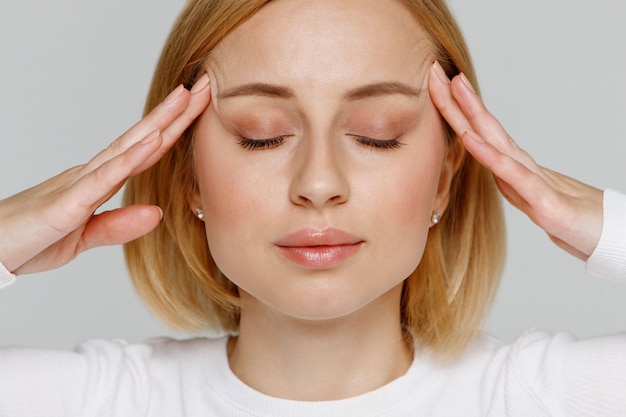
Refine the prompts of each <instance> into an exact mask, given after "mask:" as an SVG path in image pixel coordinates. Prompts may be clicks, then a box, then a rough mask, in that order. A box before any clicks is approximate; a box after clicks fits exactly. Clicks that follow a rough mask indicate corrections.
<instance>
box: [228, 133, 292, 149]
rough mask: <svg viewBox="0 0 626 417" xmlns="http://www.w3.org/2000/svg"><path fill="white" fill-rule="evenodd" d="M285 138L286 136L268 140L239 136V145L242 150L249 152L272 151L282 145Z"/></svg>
mask: <svg viewBox="0 0 626 417" xmlns="http://www.w3.org/2000/svg"><path fill="white" fill-rule="evenodd" d="M286 138H287V136H286V135H283V136H276V137H273V138H268V139H252V138H246V137H244V136H239V145H240V146H241V147H242V148H244V149H247V150H250V151H255V150H263V149H272V148H276V147H277V146H280V145H282V144H283V142H284V141H285V139H286Z"/></svg>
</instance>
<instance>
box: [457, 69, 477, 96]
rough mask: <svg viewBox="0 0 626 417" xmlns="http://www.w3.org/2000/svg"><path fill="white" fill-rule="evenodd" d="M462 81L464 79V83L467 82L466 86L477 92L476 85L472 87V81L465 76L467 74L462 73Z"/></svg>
mask: <svg viewBox="0 0 626 417" xmlns="http://www.w3.org/2000/svg"><path fill="white" fill-rule="evenodd" d="M461 81H463V84H465V86H466V87H467V88H468V89H469V90H470V91H471V92H472V93H474V94H476V91H475V90H474V87H472V83H471V82H470V80H469V79H468V78H467V77H466V76H465V74H463V73H461Z"/></svg>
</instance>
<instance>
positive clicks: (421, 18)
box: [124, 0, 505, 356]
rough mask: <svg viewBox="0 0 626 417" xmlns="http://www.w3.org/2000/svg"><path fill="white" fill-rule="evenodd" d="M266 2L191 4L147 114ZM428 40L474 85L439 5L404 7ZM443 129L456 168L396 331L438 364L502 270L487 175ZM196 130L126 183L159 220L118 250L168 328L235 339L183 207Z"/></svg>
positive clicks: (234, 309) (475, 320)
mask: <svg viewBox="0 0 626 417" xmlns="http://www.w3.org/2000/svg"><path fill="white" fill-rule="evenodd" d="M269 1H270V0H190V1H188V2H187V5H186V6H185V8H184V10H183V11H182V13H181V15H180V16H179V17H178V20H177V22H176V23H175V25H174V28H173V30H172V32H171V34H170V36H169V39H168V40H167V42H166V44H165V47H164V49H163V53H162V55H161V58H160V60H159V63H158V65H157V68H156V71H155V74H154V78H153V80H152V85H151V87H150V92H149V95H148V99H147V102H146V107H145V113H146V114H147V113H148V112H149V111H150V110H152V109H153V108H154V107H155V106H156V105H157V104H158V103H159V102H160V101H161V100H163V99H164V98H165V97H166V96H167V94H168V93H169V92H170V91H171V90H172V89H173V88H175V87H176V86H177V85H179V84H181V83H184V84H187V85H191V84H193V82H194V80H195V78H196V77H197V76H198V74H199V72H200V70H201V68H202V66H203V64H204V63H205V60H206V58H207V57H208V56H209V55H210V53H211V51H212V50H213V48H214V47H215V46H216V45H217V44H218V43H219V41H220V40H221V39H223V38H224V37H225V36H226V35H227V34H228V33H229V32H231V31H232V30H233V29H234V28H236V27H237V26H238V25H240V24H241V23H242V22H244V21H245V20H246V19H248V18H250V17H251V16H252V15H253V14H254V13H255V12H256V11H258V10H259V9H260V8H261V7H263V5H264V4H266V3H268V2H269ZM401 2H402V3H403V4H404V5H405V6H406V7H407V9H408V10H409V11H410V12H411V13H412V14H413V16H414V17H415V18H416V19H417V21H418V22H419V24H420V25H421V26H422V28H423V29H424V30H425V31H426V33H427V34H428V36H429V37H430V41H431V43H432V47H433V51H434V58H435V59H437V60H438V61H439V62H440V63H441V65H442V66H443V68H444V70H445V71H446V73H447V74H448V76H450V77H452V76H454V75H456V74H458V73H459V72H463V73H465V75H466V76H467V77H468V78H469V79H470V81H472V82H473V83H474V85H476V77H475V74H474V70H473V67H472V63H471V60H470V57H469V54H468V52H467V48H466V46H465V42H464V40H463V37H462V35H461V32H460V30H459V28H458V26H457V25H456V23H455V21H454V18H453V17H452V15H451V14H450V12H449V10H448V8H447V7H446V5H445V3H444V2H443V1H442V0H401ZM445 126H446V128H445V129H446V135H447V138H448V146H449V147H450V149H451V151H452V152H457V154H458V158H459V168H458V170H457V172H456V174H455V176H454V178H453V181H452V184H451V189H450V202H449V205H448V208H447V210H446V212H445V214H444V215H443V217H442V218H441V221H440V223H439V224H438V225H436V226H435V227H432V228H431V230H430V232H429V237H428V242H427V245H426V249H425V252H424V255H423V257H422V260H421V262H420V264H419V266H418V268H417V269H416V271H415V272H414V273H413V274H412V275H411V276H410V277H409V278H408V279H407V280H406V281H405V283H404V287H403V293H402V300H401V303H402V305H401V308H402V315H401V321H402V325H403V326H405V327H406V328H408V329H409V330H410V332H411V333H412V334H413V335H414V336H415V337H416V338H417V340H418V342H419V343H420V344H421V345H424V346H428V347H431V348H432V349H434V350H435V351H436V352H438V353H440V354H441V355H442V356H451V355H453V354H455V353H458V352H460V351H462V349H463V348H464V347H465V346H466V345H467V344H468V343H469V341H470V340H471V339H472V338H473V336H474V335H475V333H476V331H477V329H478V327H479V325H480V323H481V322H482V320H483V317H484V315H485V313H486V310H487V309H488V307H489V306H490V304H491V300H492V298H493V295H494V293H495V290H496V288H497V285H498V282H499V277H500V272H501V267H502V264H503V260H504V247H505V239H504V221H503V214H502V208H501V199H500V197H499V194H498V192H497V189H496V186H495V183H494V180H493V177H492V175H491V174H490V172H489V171H487V170H486V169H485V168H484V167H482V166H481V165H480V164H479V163H478V162H477V161H476V160H475V159H474V158H473V157H471V156H470V155H469V154H467V153H466V152H464V151H463V149H462V147H461V145H460V143H459V141H458V138H456V137H455V135H454V133H453V132H452V130H451V129H450V127H449V126H448V125H447V124H445ZM192 135H193V126H192V127H191V128H189V129H188V130H187V132H185V134H184V136H183V137H182V138H181V140H179V141H178V142H177V144H176V145H175V146H174V147H173V148H172V149H171V150H170V151H169V153H168V154H166V155H165V156H164V157H163V159H162V160H160V161H159V162H158V163H157V164H156V165H155V166H154V167H152V168H151V169H149V170H147V171H146V172H143V173H141V174H139V175H137V176H136V177H134V178H131V179H130V180H129V182H128V184H127V186H126V190H125V194H124V203H125V204H127V205H129V204H156V205H159V206H160V207H161V208H162V209H163V211H164V218H163V221H162V223H161V225H160V226H159V227H158V228H157V229H156V230H155V231H154V232H152V233H151V234H149V235H147V236H144V237H142V238H140V239H137V240H135V241H133V242H130V243H128V244H126V245H125V255H126V261H127V264H128V268H129V270H130V273H131V277H132V279H133V282H134V284H135V287H136V288H137V290H138V291H139V293H140V295H141V296H142V297H143V298H144V300H145V301H146V302H147V304H148V305H149V306H150V307H151V308H152V309H153V310H154V311H155V312H156V313H157V314H158V315H159V316H160V317H161V318H162V319H163V320H164V321H165V322H167V323H168V324H169V325H171V326H173V327H176V328H179V329H183V330H192V331H197V330H206V329H213V330H216V329H218V330H222V331H225V332H230V333H233V332H236V331H237V329H238V324H239V298H238V290H237V287H236V286H235V285H234V284H233V283H232V282H230V281H229V280H228V279H227V278H226V277H225V276H224V275H223V274H222V273H221V272H220V270H219V269H218V267H217V266H216V265H215V263H214V261H213V259H212V258H211V255H210V252H209V248H208V244H207V241H206V235H205V232H204V228H203V227H202V226H201V224H200V223H199V222H198V220H197V219H196V218H195V217H194V216H193V214H192V212H191V209H190V208H189V206H188V197H189V195H191V193H193V192H194V191H195V187H196V182H195V175H194V170H193V166H194V163H193V148H192V140H191V139H192Z"/></svg>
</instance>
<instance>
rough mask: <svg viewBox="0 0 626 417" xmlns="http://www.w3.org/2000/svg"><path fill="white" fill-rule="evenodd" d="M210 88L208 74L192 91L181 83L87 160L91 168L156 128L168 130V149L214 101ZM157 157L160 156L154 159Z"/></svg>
mask: <svg viewBox="0 0 626 417" xmlns="http://www.w3.org/2000/svg"><path fill="white" fill-rule="evenodd" d="M208 91H209V88H208V76H206V75H205V76H203V77H201V78H200V79H199V80H198V82H196V84H195V85H194V87H193V88H192V91H187V90H186V89H185V88H184V87H183V86H182V85H180V86H178V87H177V88H176V89H175V90H174V91H172V92H171V93H170V95H169V96H168V97H167V98H166V99H165V100H164V101H163V102H161V103H160V104H159V105H158V106H156V107H155V108H154V109H153V110H152V111H151V112H150V113H149V114H148V115H147V116H146V117H144V118H143V119H142V120H141V121H139V122H138V123H137V124H135V125H134V126H133V127H131V128H130V129H129V130H128V131H126V132H125V133H124V134H123V135H122V136H120V137H119V138H118V139H116V140H115V141H114V142H113V143H111V145H109V147H107V148H106V149H104V150H103V151H102V152H100V153H99V154H98V155H96V157H94V158H93V159H92V160H91V161H90V162H89V163H88V164H87V167H86V169H87V171H89V170H93V169H95V168H97V167H98V166H100V165H101V164H102V163H104V162H105V161H107V160H109V159H111V158H114V157H115V156H117V155H119V154H121V153H122V152H125V151H126V150H127V149H128V148H130V147H131V146H132V145H133V144H135V143H137V142H139V141H140V140H142V138H144V137H146V136H147V135H148V134H150V132H152V131H154V130H159V131H161V132H164V134H163V138H164V141H163V149H162V150H161V153H165V152H166V151H167V149H169V148H170V147H171V146H172V145H173V144H174V142H175V141H176V140H177V139H178V138H179V137H180V135H181V134H182V132H183V131H184V130H185V129H186V128H187V127H188V126H189V125H190V124H191V123H192V122H193V120H194V119H195V118H196V117H197V116H198V115H199V114H200V113H201V112H202V111H203V110H204V109H205V108H206V106H207V105H208V102H209V101H210V94H208ZM172 126H174V129H169V128H171V127H172ZM168 129H169V132H168V133H167V134H166V133H165V132H166V131H167V130H168ZM155 161H156V158H155V160H154V161H152V163H154V162H155Z"/></svg>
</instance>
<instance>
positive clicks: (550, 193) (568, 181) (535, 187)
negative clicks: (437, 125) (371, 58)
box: [429, 62, 603, 260]
mask: <svg viewBox="0 0 626 417" xmlns="http://www.w3.org/2000/svg"><path fill="white" fill-rule="evenodd" d="M429 90H430V96H431V99H432V101H433V103H434V104H435V106H436V107H437V108H438V109H439V111H440V113H441V114H442V115H443V117H444V118H445V119H446V120H447V121H448V123H449V124H450V126H451V127H452V128H453V129H454V131H455V132H456V134H457V135H458V136H459V137H460V138H461V140H462V142H463V145H464V146H465V149H467V151H469V152H470V153H471V154H472V155H473V156H474V157H475V158H476V159H477V160H478V161H479V162H481V163H482V164H483V165H484V166H485V167H487V168H488V169H489V170H491V172H492V173H493V174H494V176H495V180H496V184H497V185H498V188H499V189H500V191H501V192H502V194H503V195H504V197H505V198H506V199H507V200H508V201H509V202H510V203H511V204H513V205H514V206H515V207H517V208H518V209H520V210H521V211H523V212H524V213H526V215H528V217H530V219H531V220H532V221H533V222H534V223H535V224H537V225H538V226H539V227H541V228H542V229H543V230H545V231H546V233H548V235H549V236H550V238H551V239H552V241H554V242H555V243H556V244H557V245H558V246H560V247H561V248H563V249H564V250H566V251H567V252H569V253H570V254H572V255H574V256H576V257H578V258H580V259H582V260H586V259H587V258H588V257H589V256H590V255H591V253H592V252H593V250H594V249H595V247H596V245H597V243H598V241H599V240H600V235H601V233H602V223H603V220H602V199H603V192H602V190H599V189H597V188H595V187H591V186H589V185H586V184H583V183H581V182H579V181H576V180H575V179H573V178H570V177H567V176H565V175H563V174H559V173H558V172H554V171H551V170H549V169H547V168H544V167H541V166H539V165H538V164H537V163H536V162H535V160H534V159H533V158H532V157H530V155H528V154H527V153H526V152H525V151H524V150H522V149H520V148H519V147H518V146H517V144H516V143H515V142H514V141H513V139H512V138H511V137H510V136H509V135H508V134H507V132H506V131H505V130H504V128H503V127H502V125H500V123H499V122H498V121H497V120H496V118H495V117H494V116H493V115H492V114H490V113H489V111H488V110H487V109H486V108H485V106H484V105H483V103H482V101H481V100H480V98H479V97H478V95H477V94H476V93H475V92H474V89H473V88H472V86H471V84H470V82H469V81H468V80H467V78H466V77H465V76H464V75H458V76H456V77H454V78H453V79H452V81H450V80H449V79H448V77H447V76H446V75H445V73H444V71H443V69H442V68H441V66H440V65H439V63H437V62H435V63H434V65H433V66H432V68H431V71H430V77H429Z"/></svg>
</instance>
